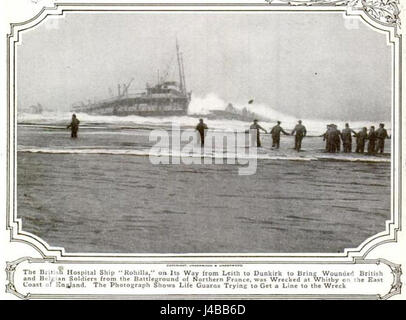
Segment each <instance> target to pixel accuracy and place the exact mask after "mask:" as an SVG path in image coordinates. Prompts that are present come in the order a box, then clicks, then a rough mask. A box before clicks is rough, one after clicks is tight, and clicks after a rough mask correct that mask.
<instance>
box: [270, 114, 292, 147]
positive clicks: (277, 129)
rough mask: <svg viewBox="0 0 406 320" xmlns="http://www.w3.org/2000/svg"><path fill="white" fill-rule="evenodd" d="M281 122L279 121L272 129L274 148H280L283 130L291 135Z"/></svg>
mask: <svg viewBox="0 0 406 320" xmlns="http://www.w3.org/2000/svg"><path fill="white" fill-rule="evenodd" d="M280 124H281V122H280V121H278V124H277V125H276V126H274V127H273V128H272V129H271V135H272V148H276V149H279V145H280V140H281V132H282V133H283V134H285V135H287V136H288V135H289V133H287V132H286V131H285V130H283V129H282V127H281V126H280Z"/></svg>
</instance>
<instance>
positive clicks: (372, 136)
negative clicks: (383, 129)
mask: <svg viewBox="0 0 406 320" xmlns="http://www.w3.org/2000/svg"><path fill="white" fill-rule="evenodd" d="M375 142H376V132H375V127H374V126H371V128H370V129H369V133H368V154H375Z"/></svg>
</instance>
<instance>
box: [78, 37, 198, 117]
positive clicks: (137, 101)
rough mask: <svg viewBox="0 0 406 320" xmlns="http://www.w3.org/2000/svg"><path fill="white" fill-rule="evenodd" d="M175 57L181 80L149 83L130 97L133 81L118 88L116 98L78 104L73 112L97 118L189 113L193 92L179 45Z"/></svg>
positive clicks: (159, 80)
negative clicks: (187, 84) (186, 75)
mask: <svg viewBox="0 0 406 320" xmlns="http://www.w3.org/2000/svg"><path fill="white" fill-rule="evenodd" d="M176 57H177V64H178V71H179V81H178V82H177V81H166V80H162V79H160V78H159V75H158V81H157V84H156V85H154V86H150V85H148V84H147V86H146V89H145V91H143V92H141V93H137V94H129V90H128V89H129V87H130V85H131V83H132V81H133V80H134V79H131V81H130V82H129V83H128V84H124V85H118V88H117V89H118V90H117V95H116V96H114V97H112V98H110V99H105V100H101V101H95V102H93V103H92V102H89V103H88V104H84V103H81V104H79V105H78V104H76V105H75V106H73V107H72V111H73V112H77V113H79V112H83V113H87V114H97V115H115V116H128V115H140V116H168V115H184V114H187V110H188V106H189V103H190V99H191V92H187V89H186V81H185V72H184V66H183V56H182V53H181V52H180V51H179V46H178V43H176Z"/></svg>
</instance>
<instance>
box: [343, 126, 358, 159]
mask: <svg viewBox="0 0 406 320" xmlns="http://www.w3.org/2000/svg"><path fill="white" fill-rule="evenodd" d="M352 133H354V134H356V132H355V131H354V130H352V129H351V128H350V125H349V124H348V123H346V124H345V128H344V129H343V130H342V131H341V139H342V141H343V149H344V152H346V153H348V152H351V151H352V136H351V135H352Z"/></svg>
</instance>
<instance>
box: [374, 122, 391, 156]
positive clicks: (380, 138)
mask: <svg viewBox="0 0 406 320" xmlns="http://www.w3.org/2000/svg"><path fill="white" fill-rule="evenodd" d="M375 133H376V138H377V144H376V150H375V151H376V152H379V153H383V150H384V148H385V139H386V138H389V136H388V131H386V129H385V125H384V124H383V123H380V124H379V129H378V130H376V131H375Z"/></svg>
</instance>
